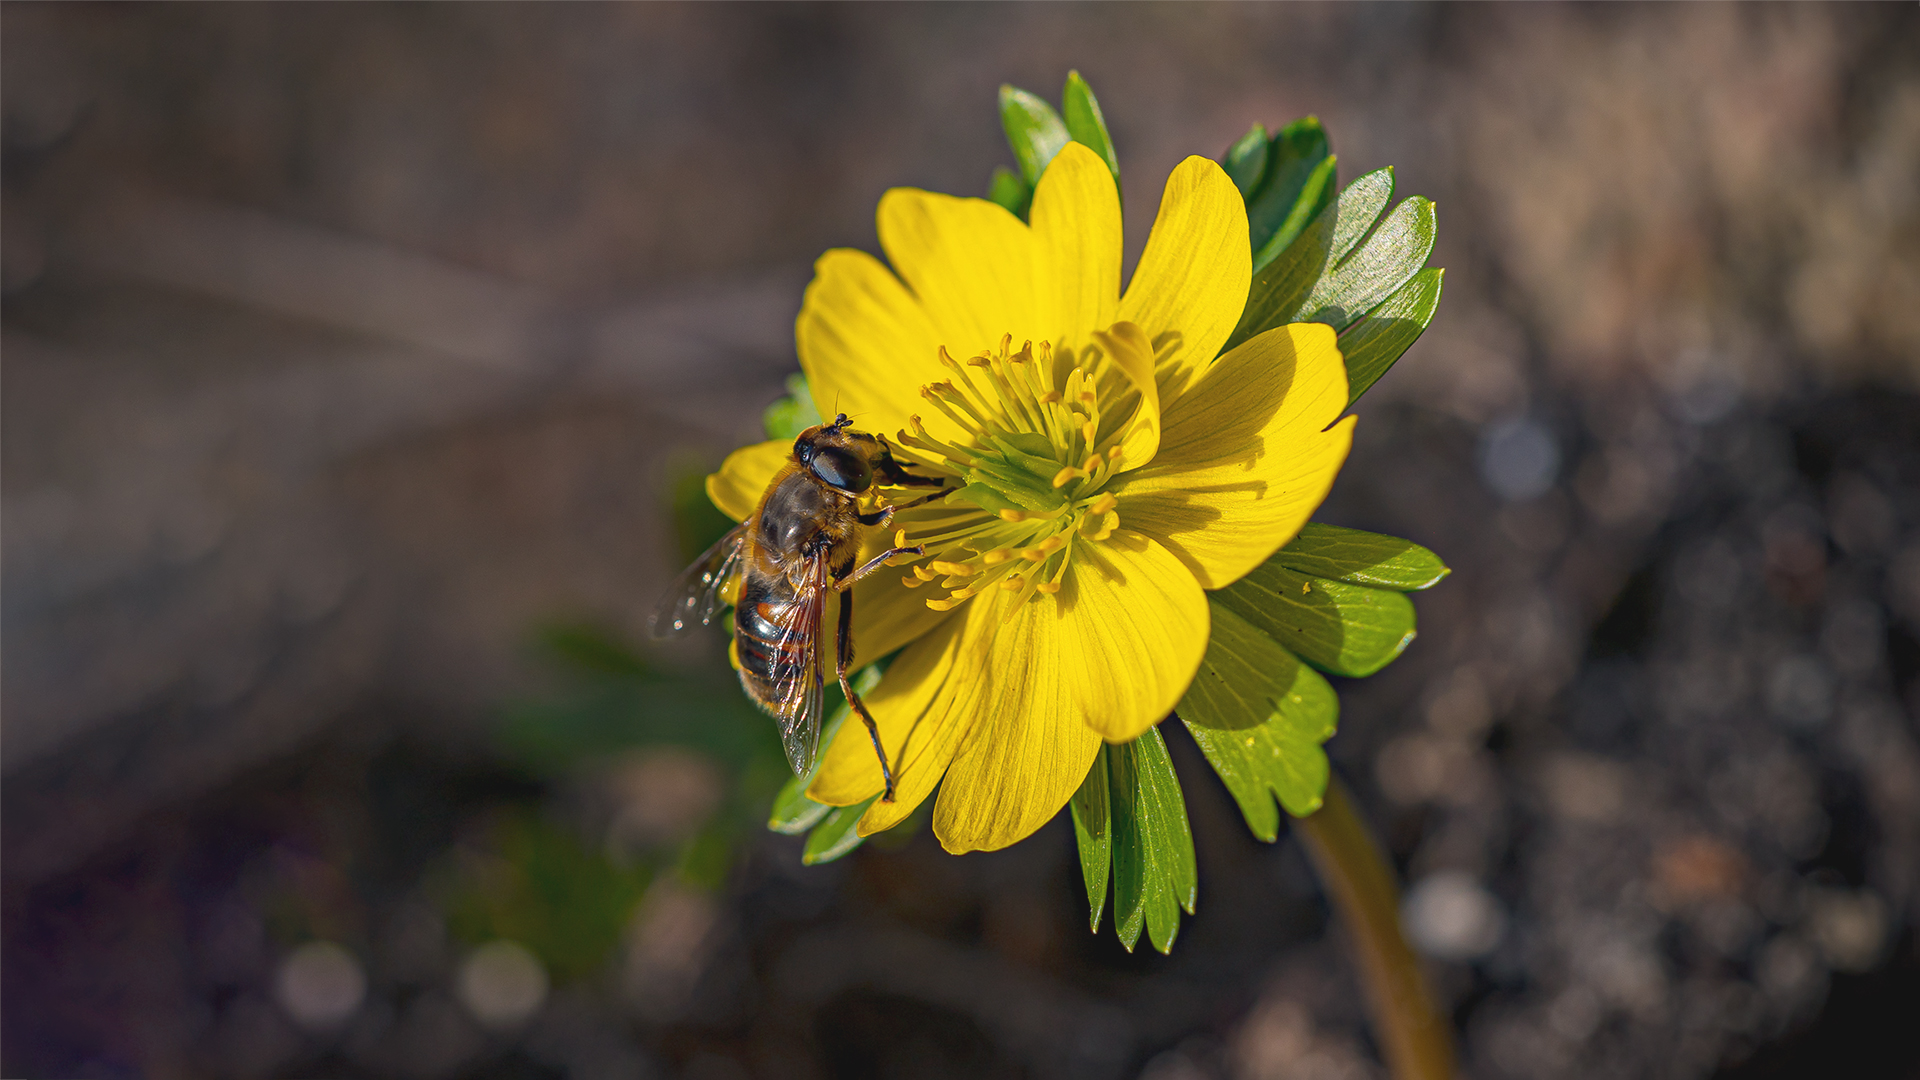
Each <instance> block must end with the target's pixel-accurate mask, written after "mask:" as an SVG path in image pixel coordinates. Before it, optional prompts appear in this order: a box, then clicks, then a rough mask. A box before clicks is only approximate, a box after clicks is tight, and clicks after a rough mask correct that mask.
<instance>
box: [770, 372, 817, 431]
mask: <svg viewBox="0 0 1920 1080" xmlns="http://www.w3.org/2000/svg"><path fill="white" fill-rule="evenodd" d="M761 420H762V422H763V423H765V424H766V426H767V438H769V439H797V438H799V437H800V433H801V432H803V431H805V430H807V429H808V428H810V427H812V426H814V425H815V424H818V423H820V410H819V409H817V408H815V407H814V404H813V392H812V391H811V390H809V389H808V388H807V377H806V376H805V375H789V376H787V396H786V397H783V398H781V399H780V400H778V401H776V402H774V403H773V404H771V405H769V406H767V411H766V412H765V413H764V414H762V417H761Z"/></svg>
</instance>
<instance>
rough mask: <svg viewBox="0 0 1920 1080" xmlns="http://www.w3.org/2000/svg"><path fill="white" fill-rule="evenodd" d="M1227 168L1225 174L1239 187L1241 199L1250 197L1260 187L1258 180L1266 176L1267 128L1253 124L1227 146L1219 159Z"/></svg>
mask: <svg viewBox="0 0 1920 1080" xmlns="http://www.w3.org/2000/svg"><path fill="white" fill-rule="evenodd" d="M1220 164H1221V166H1222V167H1223V168H1225V169H1226V170H1227V176H1228V178H1229V179H1231V180H1232V181H1233V186H1234V187H1237V188H1239V189H1240V197H1241V198H1242V199H1251V198H1252V197H1253V193H1254V192H1255V191H1257V190H1259V188H1260V181H1262V180H1264V179H1266V176H1267V129H1266V127H1265V126H1264V125H1261V124H1255V125H1253V127H1252V128H1251V129H1249V130H1248V131H1247V133H1246V134H1245V135H1242V136H1240V141H1238V142H1236V143H1234V144H1233V145H1232V146H1230V147H1228V148H1227V155H1226V156H1225V157H1223V158H1221V159H1220Z"/></svg>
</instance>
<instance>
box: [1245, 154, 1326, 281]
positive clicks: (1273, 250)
mask: <svg viewBox="0 0 1920 1080" xmlns="http://www.w3.org/2000/svg"><path fill="white" fill-rule="evenodd" d="M1338 167H1339V162H1338V161H1337V160H1336V159H1334V158H1333V157H1331V156H1329V157H1326V158H1323V159H1321V161H1320V164H1318V165H1315V166H1314V167H1313V171H1311V172H1309V173H1308V174H1307V177H1306V180H1305V181H1304V182H1303V183H1302V184H1301V191H1300V197H1299V199H1298V200H1296V201H1295V202H1294V204H1293V210H1292V212H1290V213H1289V214H1288V215H1287V216H1286V217H1284V218H1282V219H1281V220H1280V223H1279V224H1278V225H1277V226H1275V227H1274V230H1273V235H1272V236H1270V237H1268V238H1267V241H1266V243H1264V244H1261V245H1260V246H1259V247H1257V248H1255V249H1254V251H1253V268H1254V271H1255V272H1256V273H1257V272H1259V271H1260V270H1261V269H1262V268H1264V267H1265V266H1266V265H1267V264H1268V263H1271V262H1272V261H1273V260H1274V259H1275V258H1276V257H1278V256H1279V254H1280V253H1281V252H1282V251H1285V250H1286V249H1287V246H1288V245H1289V244H1292V243H1293V242H1294V241H1295V240H1297V239H1299V237H1300V233H1301V232H1302V231H1303V230H1304V229H1306V227H1307V223H1308V222H1310V221H1312V220H1313V219H1314V218H1316V217H1318V216H1319V215H1320V213H1321V212H1322V211H1324V210H1325V209H1326V208H1327V203H1328V202H1330V201H1331V200H1332V198H1333V188H1334V180H1335V176H1336V174H1337V172H1338Z"/></svg>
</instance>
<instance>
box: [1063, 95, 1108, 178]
mask: <svg viewBox="0 0 1920 1080" xmlns="http://www.w3.org/2000/svg"><path fill="white" fill-rule="evenodd" d="M1060 111H1061V112H1062V113H1064V114H1065V115H1066V124H1067V134H1068V135H1071V136H1072V137H1073V141H1074V142H1077V143H1084V144H1086V145H1087V146H1088V147H1091V148H1092V150H1093V152H1094V153H1096V154H1099V155H1100V160H1102V161H1104V162H1106V163H1107V171H1108V172H1110V173H1112V174H1113V186H1114V188H1115V189H1116V190H1118V189H1119V187H1120V155H1118V154H1116V153H1114V150H1113V136H1111V135H1109V134H1107V118H1106V117H1105V116H1104V115H1102V114H1101V112H1100V102H1099V101H1098V100H1097V99H1095V98H1094V96H1093V88H1092V87H1090V86H1088V85H1087V80H1085V79H1083V78H1081V77H1080V73H1079V72H1077V71H1069V72H1067V88H1066V89H1065V90H1063V91H1061V93H1060Z"/></svg>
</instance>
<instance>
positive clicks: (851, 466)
mask: <svg viewBox="0 0 1920 1080" xmlns="http://www.w3.org/2000/svg"><path fill="white" fill-rule="evenodd" d="M852 424H853V421H851V420H849V419H847V414H846V413H841V414H840V415H838V416H836V417H834V418H833V423H831V424H822V425H818V426H815V427H810V428H808V429H807V430H805V431H803V432H801V433H800V437H799V438H798V439H795V440H794V441H793V459H794V460H795V461H797V462H799V463H800V464H801V465H803V466H805V467H806V468H807V469H809V470H811V471H812V472H813V475H814V476H815V477H816V478H817V479H818V480H819V481H820V482H821V483H823V484H825V485H827V486H828V487H830V488H834V489H835V490H838V491H843V492H846V493H847V494H849V495H858V494H860V493H862V492H864V491H866V490H867V488H869V487H871V486H873V461H872V458H873V455H874V454H875V453H876V452H878V450H879V449H880V443H879V440H877V439H875V438H874V437H873V436H871V435H867V434H864V433H862V432H858V431H853V430H851V428H852Z"/></svg>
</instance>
